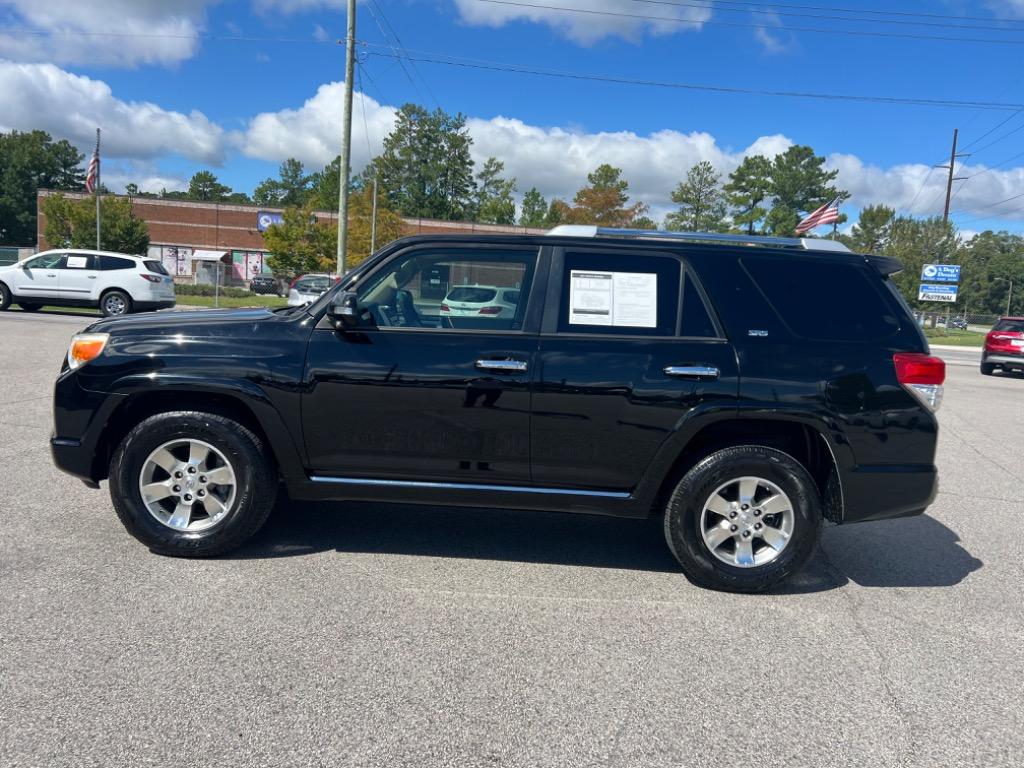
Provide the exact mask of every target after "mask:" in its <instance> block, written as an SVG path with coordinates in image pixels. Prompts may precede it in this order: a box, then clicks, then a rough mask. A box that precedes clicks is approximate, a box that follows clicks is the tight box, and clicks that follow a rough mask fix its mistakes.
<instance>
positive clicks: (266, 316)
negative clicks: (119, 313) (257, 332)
mask: <svg viewBox="0 0 1024 768" xmlns="http://www.w3.org/2000/svg"><path fill="white" fill-rule="evenodd" d="M276 317H278V315H276V314H275V313H273V312H271V311H270V310H269V309H264V308H262V307H256V308H252V309H193V310H180V311H173V312H143V313H141V314H138V315H128V316H127V317H112V318H107V319H105V320H100V321H99V322H97V323H93V324H92V325H90V326H89V327H88V328H87V329H86V330H87V331H88V332H89V333H110V334H121V333H128V334H133V335H135V334H151V335H158V336H163V335H175V334H178V333H182V332H183V330H184V329H187V330H184V332H185V333H187V335H189V336H196V335H204V331H206V332H209V333H211V334H215V333H218V332H220V331H222V330H223V329H225V328H226V327H230V326H238V325H239V324H251V323H260V322H264V321H266V320H271V319H274V318H276ZM236 330H238V329H237V328H236Z"/></svg>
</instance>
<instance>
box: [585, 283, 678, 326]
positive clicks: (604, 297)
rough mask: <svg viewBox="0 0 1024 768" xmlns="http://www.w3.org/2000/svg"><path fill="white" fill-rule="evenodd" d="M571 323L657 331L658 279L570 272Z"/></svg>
mask: <svg viewBox="0 0 1024 768" xmlns="http://www.w3.org/2000/svg"><path fill="white" fill-rule="evenodd" d="M569 323H570V325H608V326H613V327H616V326H617V327H629V328H655V327H657V325H658V276H657V275H656V274H655V273H653V272H593V271H587V270H582V269H573V270H570V271H569Z"/></svg>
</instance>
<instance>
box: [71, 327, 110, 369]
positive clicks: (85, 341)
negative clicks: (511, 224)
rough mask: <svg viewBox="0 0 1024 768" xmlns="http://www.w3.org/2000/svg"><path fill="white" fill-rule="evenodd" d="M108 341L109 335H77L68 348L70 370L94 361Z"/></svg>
mask: <svg viewBox="0 0 1024 768" xmlns="http://www.w3.org/2000/svg"><path fill="white" fill-rule="evenodd" d="M109 339H110V334H109V333H77V334H75V335H74V336H73V337H72V338H71V346H70V347H68V365H69V366H71V370H74V369H75V368H81V367H82V366H83V365H85V364H86V363H88V362H89V361H90V360H95V359H96V358H97V357H99V356H100V354H101V353H102V352H103V350H104V348H106V346H107V341H108V340H109Z"/></svg>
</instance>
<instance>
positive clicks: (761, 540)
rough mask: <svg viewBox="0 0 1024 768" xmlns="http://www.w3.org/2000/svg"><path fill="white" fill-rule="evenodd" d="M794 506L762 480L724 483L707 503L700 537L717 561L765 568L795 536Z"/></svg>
mask: <svg viewBox="0 0 1024 768" xmlns="http://www.w3.org/2000/svg"><path fill="white" fill-rule="evenodd" d="M794 521H795V515H794V513H793V504H792V502H791V501H790V500H789V497H788V496H787V495H786V494H785V493H784V492H783V491H782V489H781V488H779V486H777V485H776V484H775V483H773V482H771V481H770V480H765V479H764V478H761V477H738V478H736V479H734V480H730V481H729V482H727V483H723V484H722V485H721V486H719V487H718V488H716V489H715V491H714V492H713V493H712V494H711V495H710V496H709V497H708V499H707V501H705V502H704V507H703V510H702V511H701V515H700V533H701V537H702V538H703V540H704V544H705V545H706V546H707V548H708V551H710V552H711V554H712V555H714V556H715V557H716V558H717V559H719V560H721V561H722V562H723V563H726V564H728V565H731V566H734V567H737V568H753V567H756V566H759V565H765V564H767V563H770V562H771V561H773V560H774V559H775V558H777V557H778V556H779V555H780V554H781V553H782V551H783V550H784V549H785V548H786V546H787V545H788V544H789V542H790V539H791V538H792V536H793V525H794Z"/></svg>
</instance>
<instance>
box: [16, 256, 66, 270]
mask: <svg viewBox="0 0 1024 768" xmlns="http://www.w3.org/2000/svg"><path fill="white" fill-rule="evenodd" d="M63 258H64V254H63V253H44V254H42V255H41V256H36V257H35V258H34V259H29V260H28V261H26V262H25V269H56V268H57V267H58V266H59V265H60V262H61V260H62V259H63Z"/></svg>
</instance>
